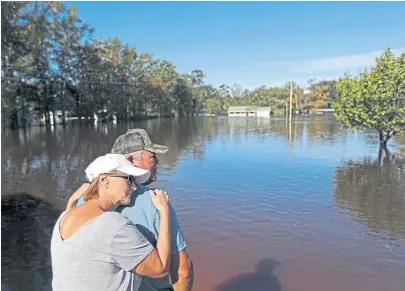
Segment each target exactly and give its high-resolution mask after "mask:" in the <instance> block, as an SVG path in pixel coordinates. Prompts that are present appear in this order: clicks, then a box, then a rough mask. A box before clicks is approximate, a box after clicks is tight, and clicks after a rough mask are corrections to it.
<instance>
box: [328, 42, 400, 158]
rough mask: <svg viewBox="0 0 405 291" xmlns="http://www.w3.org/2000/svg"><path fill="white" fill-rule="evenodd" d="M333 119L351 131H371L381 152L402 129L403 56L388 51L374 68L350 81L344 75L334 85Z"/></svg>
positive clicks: (350, 78)
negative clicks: (378, 138) (377, 134)
mask: <svg viewBox="0 0 405 291" xmlns="http://www.w3.org/2000/svg"><path fill="white" fill-rule="evenodd" d="M336 87H337V90H338V98H337V102H335V103H334V105H333V108H334V109H335V116H336V118H337V119H338V120H340V121H341V122H343V123H344V124H345V125H346V126H348V127H349V128H351V129H354V128H373V129H376V130H377V131H378V133H379V137H380V149H383V150H386V149H387V142H388V140H389V139H390V138H391V137H392V136H394V135H396V134H398V133H400V132H401V131H403V130H404V129H405V54H402V55H401V56H399V57H398V58H395V56H394V54H393V53H392V52H391V50H390V49H387V50H386V51H385V52H384V53H383V54H382V55H381V56H380V57H379V58H377V59H376V66H375V67H373V68H372V69H371V70H368V71H367V70H366V71H364V72H362V73H361V75H360V77H358V78H352V77H351V76H350V75H349V74H346V75H345V77H344V78H341V79H339V81H338V82H337V84H336Z"/></svg>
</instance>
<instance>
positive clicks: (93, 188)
mask: <svg viewBox="0 0 405 291" xmlns="http://www.w3.org/2000/svg"><path fill="white" fill-rule="evenodd" d="M108 173H109V174H120V173H121V172H120V171H117V170H112V171H110V172H108ZM100 175H101V174H100ZM100 175H98V177H97V178H95V179H94V180H93V181H92V182H91V183H90V186H89V188H87V190H86V192H84V194H83V196H84V201H85V202H87V201H89V200H94V199H97V198H98V197H100V193H99V184H100Z"/></svg>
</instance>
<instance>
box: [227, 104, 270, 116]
mask: <svg viewBox="0 0 405 291" xmlns="http://www.w3.org/2000/svg"><path fill="white" fill-rule="evenodd" d="M270 113H271V107H258V106H230V107H229V108H228V116H242V117H269V116H270Z"/></svg>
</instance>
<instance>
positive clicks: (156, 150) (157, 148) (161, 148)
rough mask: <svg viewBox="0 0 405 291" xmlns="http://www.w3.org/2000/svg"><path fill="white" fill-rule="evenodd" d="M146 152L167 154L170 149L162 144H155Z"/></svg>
mask: <svg viewBox="0 0 405 291" xmlns="http://www.w3.org/2000/svg"><path fill="white" fill-rule="evenodd" d="M145 150H147V151H150V152H152V153H155V154H165V153H166V152H167V151H168V150H169V148H168V147H166V146H163V145H160V144H153V145H152V146H151V147H147V148H145Z"/></svg>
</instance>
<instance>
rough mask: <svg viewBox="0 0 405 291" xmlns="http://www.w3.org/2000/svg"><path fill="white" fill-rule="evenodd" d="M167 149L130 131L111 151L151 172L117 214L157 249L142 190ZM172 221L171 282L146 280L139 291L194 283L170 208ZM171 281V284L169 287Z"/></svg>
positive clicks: (153, 218)
mask: <svg viewBox="0 0 405 291" xmlns="http://www.w3.org/2000/svg"><path fill="white" fill-rule="evenodd" d="M168 150H169V148H168V147H166V146H162V145H158V144H155V143H153V142H152V141H151V139H150V138H149V136H148V134H147V132H146V131H145V130H143V129H139V128H137V129H129V130H128V131H127V132H126V133H125V134H123V135H121V136H119V137H118V138H117V139H116V141H115V143H114V145H113V148H112V150H111V153H115V154H122V155H125V156H126V157H127V159H128V160H130V161H131V162H132V163H133V164H134V165H135V166H137V167H139V168H142V169H146V170H149V171H150V172H151V175H150V178H149V180H148V181H147V182H146V183H144V184H143V185H138V187H137V190H136V191H135V193H133V195H132V197H133V199H132V202H131V204H129V205H127V206H124V207H119V208H118V209H117V211H119V212H121V213H122V214H123V215H125V216H126V217H127V218H128V219H129V220H130V221H132V222H133V223H134V224H135V225H136V226H137V228H138V229H139V230H140V231H141V232H142V234H143V235H144V236H145V237H146V238H147V239H148V240H149V241H150V242H151V243H152V245H154V246H156V242H157V237H158V233H159V225H160V221H159V220H160V217H159V212H158V211H157V209H156V208H155V207H154V206H153V203H152V201H151V199H150V195H149V189H148V188H147V187H145V186H146V185H149V184H150V183H152V182H154V181H155V180H156V177H157V164H158V163H159V160H158V159H157V157H156V154H164V153H166V152H167V151H168ZM89 185H90V184H89V183H85V184H83V185H82V186H81V187H80V188H79V189H78V190H77V191H76V192H75V193H74V194H73V195H72V196H71V197H70V198H69V201H68V206H67V208H70V207H72V205H73V204H75V203H76V202H77V200H79V198H80V200H81V201H79V203H83V198H82V197H81V196H82V193H84V191H85V190H86V189H87V188H88V186H89ZM170 218H171V246H172V255H171V260H170V278H169V276H168V277H167V278H163V279H152V278H148V277H145V278H144V280H143V281H142V285H141V287H140V290H141V291H163V290H172V289H171V288H172V287H173V290H174V291H190V290H191V288H192V286H193V282H194V268H193V263H192V261H191V259H190V257H189V255H188V253H187V249H186V242H185V240H184V237H183V234H182V232H181V229H180V226H179V222H178V220H177V216H176V212H175V211H174V208H173V207H172V206H171V205H170ZM170 279H171V284H170Z"/></svg>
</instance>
